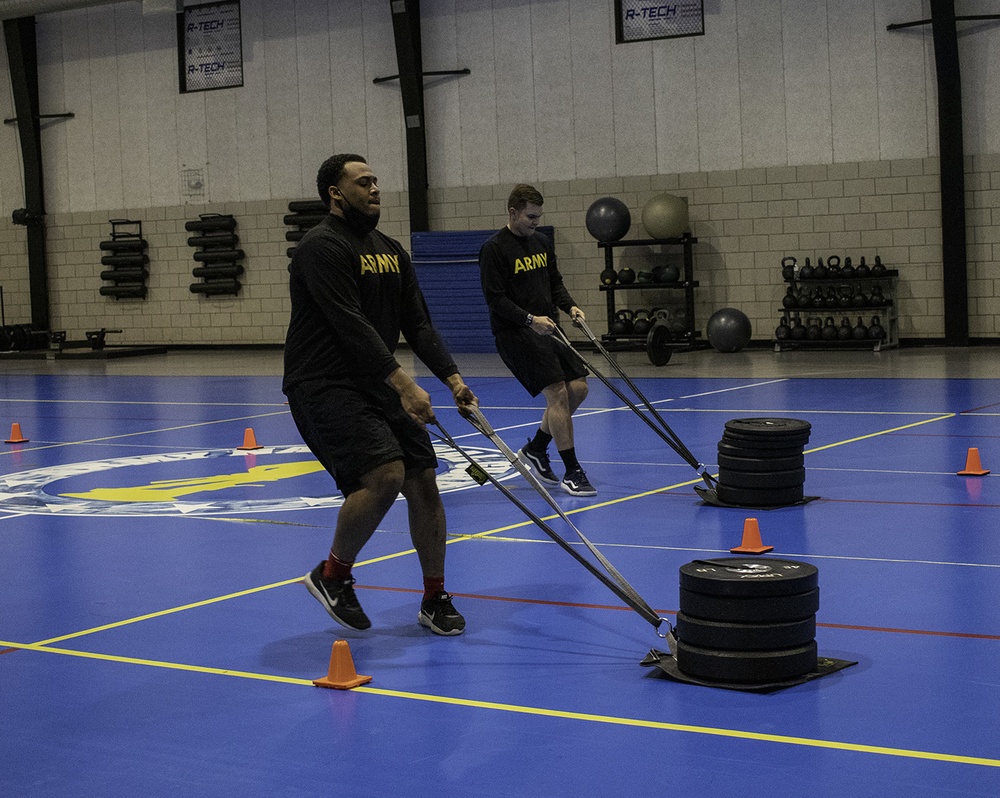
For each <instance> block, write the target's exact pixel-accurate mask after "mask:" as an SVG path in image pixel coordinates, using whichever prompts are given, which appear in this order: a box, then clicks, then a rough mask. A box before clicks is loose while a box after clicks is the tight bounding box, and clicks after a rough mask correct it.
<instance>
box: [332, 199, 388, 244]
mask: <svg viewBox="0 0 1000 798" xmlns="http://www.w3.org/2000/svg"><path fill="white" fill-rule="evenodd" d="M338 207H339V208H340V210H341V211H343V213H344V221H345V222H347V224H348V225H349V226H350V228H351V229H352V230H354V232H356V233H357V234H358V235H359V236H361V237H362V238H364V237H365V236H366V235H368V234H369V233H370V232H371V231H372V230H374V229H375V228H376V227H378V220H379V216H380V213H376V214H374V215H371V216H369V215H368V214H367V213H362V212H361V211H359V210H358V209H357V208H355V207H354V206H353V205H351V203H350V202H347V201H344V202H341V203H338Z"/></svg>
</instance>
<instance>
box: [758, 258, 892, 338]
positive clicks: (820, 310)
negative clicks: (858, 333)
mask: <svg viewBox="0 0 1000 798" xmlns="http://www.w3.org/2000/svg"><path fill="white" fill-rule="evenodd" d="M898 278H899V271H898V270H896V269H886V270H884V271H882V272H880V273H875V274H870V275H866V276H864V277H858V276H853V277H841V276H839V275H837V274H836V273H835V274H834V275H833V276H827V277H823V278H820V279H816V278H811V279H801V278H798V277H796V278H793V279H785V280H784V282H785V284H786V285H787V286H788V290H790V291H792V292H793V293H796V294H797V295H798V296H801V295H802V294H803V293H804V292H806V291H809V290H810V289H818V290H822V289H829V290H828V291H827V294H828V296H827V297H824V304H823V305H817V304H810V305H809V306H801V307H792V308H786V307H782V308H781V309H780V312H781V318H784V317H786V316H787V317H788V318H789V319H790V320H792V321H794V320H795V319H799V320H800V321H802V320H805V321H806V322H808V320H809V319H818V320H819V324H820V327H821V329H822V327H823V326H825V325H824V320H825V319H827V318H828V317H833V319H834V326H837V327H838V328H839V326H840V325H838V324H837V319H840V320H841V324H842V323H843V319H845V318H846V319H848V321H850V320H851V319H852V318H861V319H863V320H864V321H867V322H868V324H870V323H871V321H872V318H873V317H878V319H879V324H880V326H881V327H882V328H883V329H884V330H885V337H883V338H877V339H876V338H862V339H856V338H851V339H841V338H837V339H829V340H825V339H822V338H819V339H815V338H814V339H809V338H805V337H802V338H795V339H793V338H786V339H779V338H777V336H775V340H774V351H775V352H783V351H784V350H786V349H798V348H804V349H871V350H872V351H873V352H879V351H881V350H882V349H893V348H895V347H897V346H899V313H898V309H897V304H896V285H897V280H898ZM876 287H877V290H878V292H879V293H880V294H881V295H882V301H881V302H880V303H879V304H870V303H864V304H862V303H859V302H857V301H856V300H855V299H854V297H856V296H857V295H858V293H859V292H863V291H864V290H868V291H871V290H872V289H876ZM844 289H848V290H850V292H851V303H850V304H848V305H841V304H840V303H839V301H838V303H837V304H836V305H832V306H831V305H827V304H826V300H827V299H828V297H829V295H830V292H831V291H832V293H833V294H834V295H837V294H843V290H844ZM804 326H808V325H807V324H804ZM855 326H857V325H855Z"/></svg>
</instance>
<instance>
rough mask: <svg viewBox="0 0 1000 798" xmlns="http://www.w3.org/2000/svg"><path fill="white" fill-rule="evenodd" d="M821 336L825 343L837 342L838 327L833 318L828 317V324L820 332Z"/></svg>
mask: <svg viewBox="0 0 1000 798" xmlns="http://www.w3.org/2000/svg"><path fill="white" fill-rule="evenodd" d="M820 336H821V337H822V339H823V340H824V341H836V340H837V327H836V325H835V324H834V323H833V316H827V317H826V323H825V324H824V325H823V329H822V330H820Z"/></svg>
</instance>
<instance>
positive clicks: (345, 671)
mask: <svg viewBox="0 0 1000 798" xmlns="http://www.w3.org/2000/svg"><path fill="white" fill-rule="evenodd" d="M371 680H372V677H371V676H359V675H358V672H357V671H356V670H354V657H352V656H351V647H350V646H349V645H348V644H347V641H346V640H337V641H336V642H334V644H333V651H331V652H330V670H329V672H328V673H327V675H326V676H324V677H322V678H320V679H313V684H314V685H316V686H317V687H332V688H333V689H335V690H350V689H351V688H352V687H360V686H361V685H363V684H368V682H370V681H371Z"/></svg>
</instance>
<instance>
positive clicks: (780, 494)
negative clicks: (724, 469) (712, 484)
mask: <svg viewBox="0 0 1000 798" xmlns="http://www.w3.org/2000/svg"><path fill="white" fill-rule="evenodd" d="M715 494H716V496H718V497H719V501H721V502H722V503H723V504H737V505H743V506H747V507H778V506H779V505H783V504H795V502H800V501H802V499H803V498H804V497H805V493H804V492H803V490H802V486H801V485H796V486H795V487H791V488H773V489H771V490H765V489H764V488H731V487H729V486H728V485H723V484H722V483H719V486H718V487H717V488H716V491H715Z"/></svg>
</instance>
